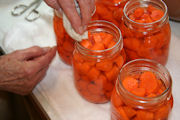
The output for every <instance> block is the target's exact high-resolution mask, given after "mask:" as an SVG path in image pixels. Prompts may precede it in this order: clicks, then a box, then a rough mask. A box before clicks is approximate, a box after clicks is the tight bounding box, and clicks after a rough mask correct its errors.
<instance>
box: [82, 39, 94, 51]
mask: <svg viewBox="0 0 180 120" xmlns="http://www.w3.org/2000/svg"><path fill="white" fill-rule="evenodd" d="M81 45H82V46H83V47H85V48H88V49H90V48H91V47H92V43H91V42H90V41H88V40H82V41H81Z"/></svg>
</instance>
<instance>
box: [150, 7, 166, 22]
mask: <svg viewBox="0 0 180 120" xmlns="http://www.w3.org/2000/svg"><path fill="white" fill-rule="evenodd" d="M150 16H151V18H152V20H153V21H157V20H160V19H161V18H162V17H163V16H164V12H163V11H162V10H158V9H156V10H153V11H152V12H151V15H150Z"/></svg>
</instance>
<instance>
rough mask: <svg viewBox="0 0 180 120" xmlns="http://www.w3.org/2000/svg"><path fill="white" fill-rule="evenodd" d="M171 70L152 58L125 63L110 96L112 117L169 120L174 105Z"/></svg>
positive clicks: (122, 119) (123, 119) (115, 118)
mask: <svg viewBox="0 0 180 120" xmlns="http://www.w3.org/2000/svg"><path fill="white" fill-rule="evenodd" d="M171 91H172V80H171V76H170V74H169V72H168V70H167V69H166V68H165V67H164V66H163V65H161V64H159V63H157V62H155V61H153V60H149V59H136V60H132V61H130V62H128V63H126V64H125V65H124V66H123V67H122V69H121V71H120V74H119V76H118V79H117V81H116V85H115V88H114V90H113V93H112V96H111V119H112V120H167V119H168V116H169V113H170V111H171V109H172V107H173V97H172V93H171Z"/></svg>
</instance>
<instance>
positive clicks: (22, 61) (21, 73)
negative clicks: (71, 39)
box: [0, 46, 56, 95]
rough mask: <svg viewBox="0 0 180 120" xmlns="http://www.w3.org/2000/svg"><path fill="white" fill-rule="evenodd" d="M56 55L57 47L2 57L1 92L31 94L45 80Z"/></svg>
mask: <svg viewBox="0 0 180 120" xmlns="http://www.w3.org/2000/svg"><path fill="white" fill-rule="evenodd" d="M55 54H56V47H53V48H49V47H46V48H40V47H37V46H35V47H31V48H28V49H24V50H18V51H15V52H13V53H10V54H7V55H4V56H1V57H0V90H5V91H10V92H14V93H17V94H21V95H26V94H28V93H30V92H31V91H32V90H33V88H34V87H35V86H36V84H37V83H38V82H39V81H41V80H42V79H43V77H44V76H45V75H46V71H47V69H48V67H49V64H50V63H51V61H52V59H53V58H54V56H55Z"/></svg>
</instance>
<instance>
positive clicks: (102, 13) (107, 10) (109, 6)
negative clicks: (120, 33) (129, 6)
mask: <svg viewBox="0 0 180 120" xmlns="http://www.w3.org/2000/svg"><path fill="white" fill-rule="evenodd" d="M127 1H128V0H96V11H95V14H94V15H93V16H92V20H106V21H109V22H112V23H114V24H115V25H116V26H117V27H119V26H120V23H121V21H122V15H123V8H124V6H125V4H126V2H127Z"/></svg>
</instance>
